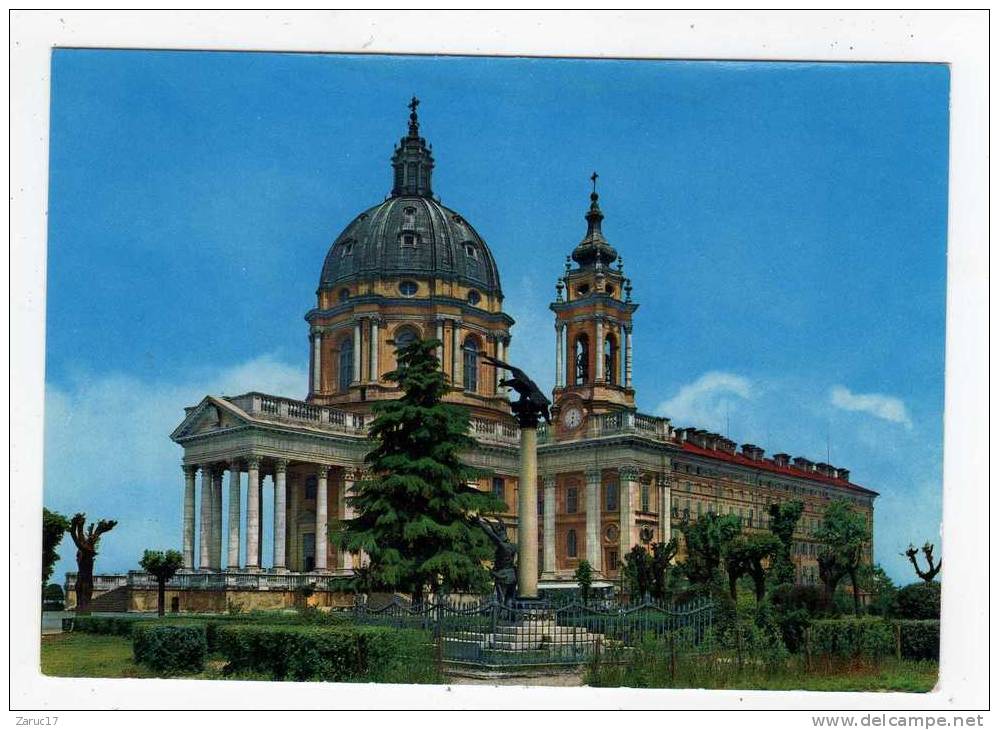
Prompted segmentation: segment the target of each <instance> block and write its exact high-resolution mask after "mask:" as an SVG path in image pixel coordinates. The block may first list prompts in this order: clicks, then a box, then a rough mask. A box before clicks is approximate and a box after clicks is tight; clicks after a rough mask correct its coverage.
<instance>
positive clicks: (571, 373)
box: [550, 172, 638, 438]
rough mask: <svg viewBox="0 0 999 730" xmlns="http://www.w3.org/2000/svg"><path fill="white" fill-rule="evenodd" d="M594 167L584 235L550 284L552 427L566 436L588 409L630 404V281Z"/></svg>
mask: <svg viewBox="0 0 999 730" xmlns="http://www.w3.org/2000/svg"><path fill="white" fill-rule="evenodd" d="M597 177H598V175H597V173H595V172H594V173H593V175H592V177H591V178H590V179H591V180H592V182H593V192H592V193H591V194H590V209H589V210H588V211H587V213H586V223H587V230H586V235H585V236H584V237H583V240H582V241H580V243H579V245H578V246H576V248H575V249H574V250H573V252H572V254H571V255H570V256H567V257H566V263H565V272H564V273H563V275H562V276H561V277H560V278H559V280H558V283H557V284H556V286H555V290H556V297H555V301H554V302H552V304H551V305H550V308H551V310H552V311H553V312H554V313H555V389H554V391H553V394H552V395H553V397H552V402H553V406H552V416H553V418H554V419H555V420H556V424H557V428H556V433H557V434H558V435H559V436H560V437H563V438H572V437H574V436H577V435H581V434H582V432H584V431H585V428H584V426H585V423H586V421H587V420H588V418H589V417H590V416H592V415H599V414H602V413H608V412H611V411H620V410H634V409H635V391H634V389H633V388H632V385H631V322H632V315H633V314H634V312H635V310H636V309H638V305H637V304H636V303H634V302H632V301H631V280H630V279H628V278H627V277H626V276H625V274H624V262H623V261H622V259H621V257H620V256H619V255H618V253H617V251H616V250H615V249H614V247H613V246H611V245H610V243H608V241H607V239H606V238H604V235H603V231H602V230H601V224H602V222H603V219H604V214H603V212H602V211H601V210H600V205H599V202H598V201H599V198H600V196H599V195H598V194H597Z"/></svg>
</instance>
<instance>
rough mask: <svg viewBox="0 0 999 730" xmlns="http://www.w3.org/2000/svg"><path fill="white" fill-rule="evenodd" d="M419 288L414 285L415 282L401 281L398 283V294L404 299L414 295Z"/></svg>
mask: <svg viewBox="0 0 999 730" xmlns="http://www.w3.org/2000/svg"><path fill="white" fill-rule="evenodd" d="M418 290H419V287H418V286H417V285H416V282H415V281H402V282H399V293H400V294H402V295H403V296H404V297H412V296H415V295H416V292H417V291H418Z"/></svg>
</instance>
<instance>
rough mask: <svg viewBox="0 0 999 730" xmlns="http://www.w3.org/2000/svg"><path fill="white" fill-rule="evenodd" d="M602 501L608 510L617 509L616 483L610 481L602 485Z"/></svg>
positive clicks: (613, 510)
mask: <svg viewBox="0 0 999 730" xmlns="http://www.w3.org/2000/svg"><path fill="white" fill-rule="evenodd" d="M604 503H605V505H606V510H607V511H608V512H615V511H617V505H618V503H617V484H616V483H614V482H611V483H610V484H608V485H607V486H605V487H604Z"/></svg>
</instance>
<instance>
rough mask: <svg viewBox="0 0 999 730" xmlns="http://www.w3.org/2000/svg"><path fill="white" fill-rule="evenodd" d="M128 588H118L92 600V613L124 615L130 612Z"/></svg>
mask: <svg viewBox="0 0 999 730" xmlns="http://www.w3.org/2000/svg"><path fill="white" fill-rule="evenodd" d="M130 590H131V589H130V588H129V587H128V586H118V587H117V588H112V589H111V590H110V591H105V592H104V593H101V594H100V595H99V596H94V597H93V598H91V599H90V612H91V613H124V612H126V611H128V604H129V592H130Z"/></svg>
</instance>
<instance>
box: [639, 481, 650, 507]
mask: <svg viewBox="0 0 999 730" xmlns="http://www.w3.org/2000/svg"><path fill="white" fill-rule="evenodd" d="M650 491H651V490H650V489H649V485H648V484H644V483H643V484H642V489H641V494H642V512H648V511H649V510H650V509H651V506H650V505H649V500H650V496H649V492H650Z"/></svg>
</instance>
